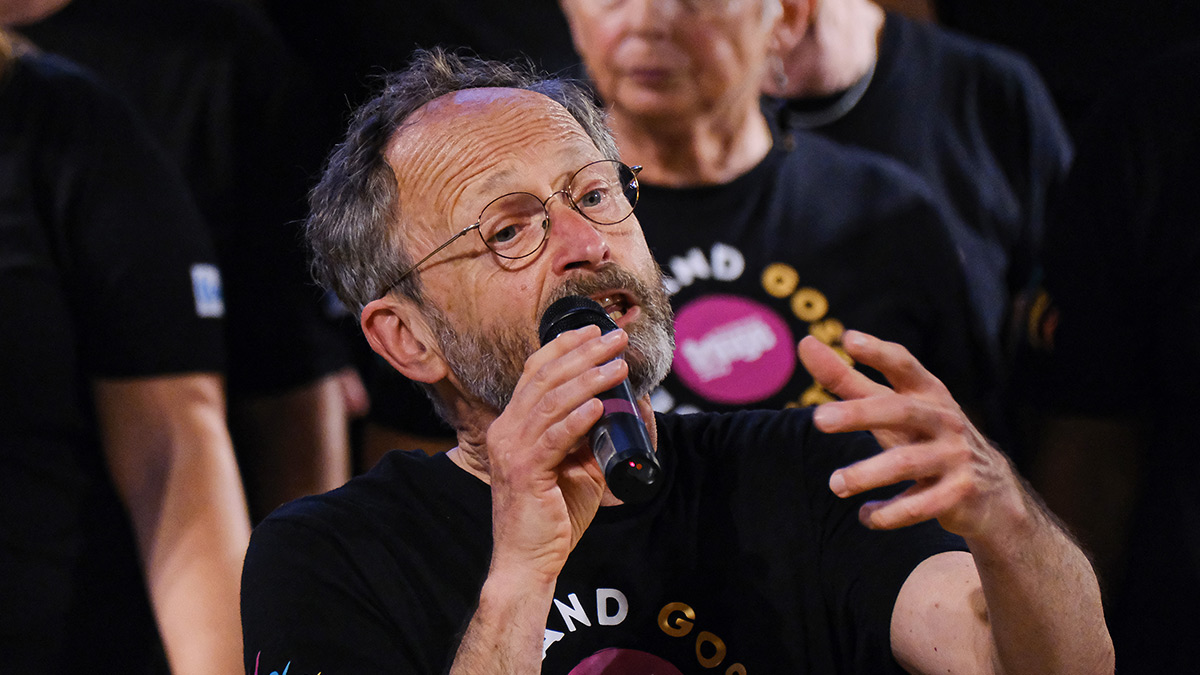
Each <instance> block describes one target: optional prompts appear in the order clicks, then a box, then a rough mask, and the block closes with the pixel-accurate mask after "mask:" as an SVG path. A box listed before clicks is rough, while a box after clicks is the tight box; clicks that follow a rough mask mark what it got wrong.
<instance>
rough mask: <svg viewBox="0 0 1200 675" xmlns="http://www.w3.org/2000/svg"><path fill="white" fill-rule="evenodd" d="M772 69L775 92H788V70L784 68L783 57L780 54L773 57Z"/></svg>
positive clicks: (771, 61) (771, 60)
mask: <svg viewBox="0 0 1200 675" xmlns="http://www.w3.org/2000/svg"><path fill="white" fill-rule="evenodd" d="M770 69H771V82H772V83H773V84H774V85H775V90H776V91H778V92H786V91H787V85H788V75H787V70H786V69H785V68H784V67H783V57H782V56H780V55H779V54H775V55H773V56H771V59H770Z"/></svg>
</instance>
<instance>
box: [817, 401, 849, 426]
mask: <svg viewBox="0 0 1200 675" xmlns="http://www.w3.org/2000/svg"><path fill="white" fill-rule="evenodd" d="M844 417H845V415H844V414H843V413H842V411H841V410H838V409H837V408H834V407H831V406H828V405H821V406H817V409H816V411H815V412H813V421H814V422H816V423H817V426H818V427H835V426H837V425H838V424H841V422H842V419H843V418H844Z"/></svg>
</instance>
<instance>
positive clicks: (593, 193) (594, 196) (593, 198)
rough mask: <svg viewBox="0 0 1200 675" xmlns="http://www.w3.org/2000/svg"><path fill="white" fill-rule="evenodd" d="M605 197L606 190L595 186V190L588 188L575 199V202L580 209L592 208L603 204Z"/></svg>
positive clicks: (606, 195)
mask: <svg viewBox="0 0 1200 675" xmlns="http://www.w3.org/2000/svg"><path fill="white" fill-rule="evenodd" d="M607 198H608V192H607V191H606V190H604V189H601V188H597V189H595V190H589V191H587V192H585V193H584V194H583V196H582V197H580V198H579V199H577V200H575V203H576V204H578V205H579V208H581V209H592V208H596V207H597V206H600V205H601V204H603V203H604V201H605V200H606V199H607Z"/></svg>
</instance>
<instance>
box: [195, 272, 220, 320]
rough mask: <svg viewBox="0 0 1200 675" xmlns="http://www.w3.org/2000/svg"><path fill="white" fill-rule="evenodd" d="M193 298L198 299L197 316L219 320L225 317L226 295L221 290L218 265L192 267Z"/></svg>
mask: <svg viewBox="0 0 1200 675" xmlns="http://www.w3.org/2000/svg"><path fill="white" fill-rule="evenodd" d="M192 296H193V297H194V298H195V299H196V316H198V317H200V318H202V319H219V318H221V317H223V316H225V295H224V293H223V292H222V290H221V270H219V269H217V266H216V265H210V264H208V263H196V264H195V265H192Z"/></svg>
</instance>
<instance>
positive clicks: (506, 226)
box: [479, 161, 638, 258]
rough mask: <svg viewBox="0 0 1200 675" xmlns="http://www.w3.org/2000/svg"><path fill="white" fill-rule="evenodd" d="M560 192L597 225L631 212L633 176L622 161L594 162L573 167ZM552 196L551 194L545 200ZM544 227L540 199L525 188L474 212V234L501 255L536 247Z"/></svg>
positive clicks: (517, 254) (520, 254)
mask: <svg viewBox="0 0 1200 675" xmlns="http://www.w3.org/2000/svg"><path fill="white" fill-rule="evenodd" d="M556 194H559V193H556ZM566 194H567V196H568V198H569V199H570V200H571V204H572V205H573V206H574V208H575V210H576V211H578V212H579V213H580V214H581V215H582V216H583V217H584V218H587V219H588V220H590V221H592V222H594V223H597V224H599V225H611V224H614V223H618V222H621V221H622V220H625V219H626V218H628V217H629V214H630V213H632V212H633V207H634V205H635V204H636V203H637V194H638V187H637V180H636V178H635V176H634V173H633V171H632V170H631V169H630V168H629V167H627V166H625V165H624V164H621V163H620V162H614V161H600V162H595V163H592V164H588V165H587V166H585V167H583V168H582V169H580V170H579V171H578V172H576V173H575V175H574V176H572V177H571V181H570V183H569V184H568V186H567V191H566ZM553 198H554V195H551V197H550V199H553ZM549 227H550V216H549V213H548V212H547V210H546V205H545V203H544V202H543V201H542V200H541V199H540V198H538V197H537V196H535V195H533V194H530V193H528V192H514V193H512V194H507V195H504V196H503V197H500V198H499V199H496V200H495V201H493V202H492V203H490V204H488V205H487V206H486V207H485V208H484V209H483V213H481V214H480V215H479V236H480V237H482V238H483V242H484V243H485V244H487V246H488V248H490V249H492V251H494V252H495V253H496V255H499V256H501V257H504V258H521V257H524V256H527V255H530V254H531V253H533V252H534V251H536V250H537V249H538V248H539V247H540V246H541V245H542V241H544V240H545V238H546V232H547V230H548V229H549Z"/></svg>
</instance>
